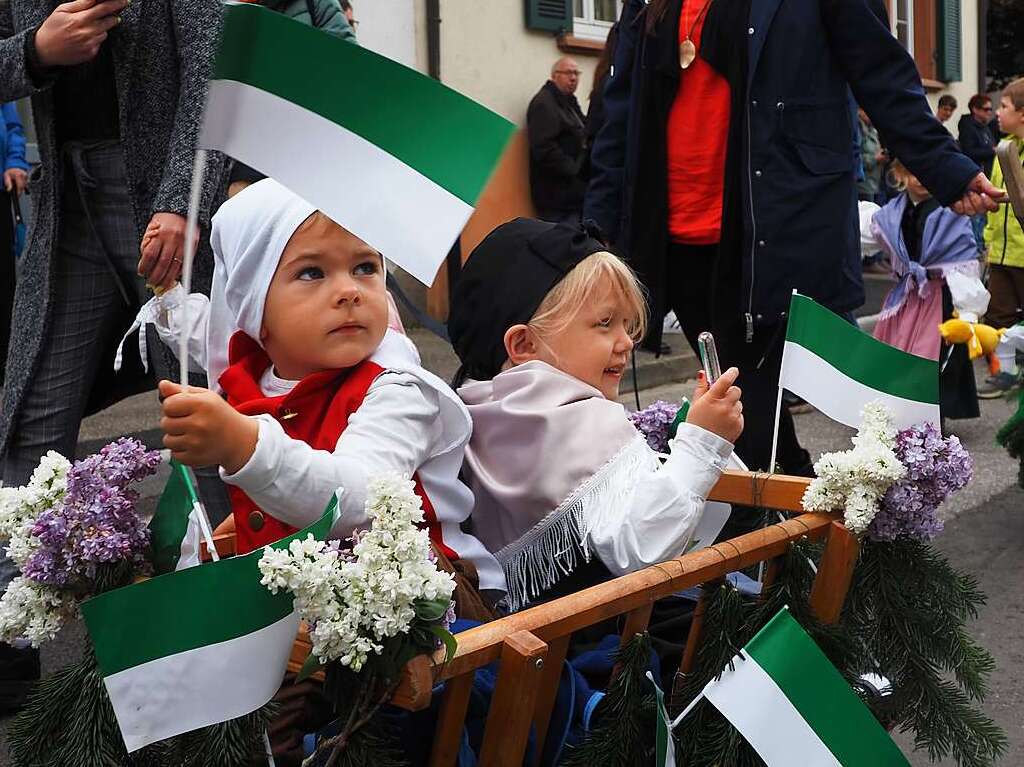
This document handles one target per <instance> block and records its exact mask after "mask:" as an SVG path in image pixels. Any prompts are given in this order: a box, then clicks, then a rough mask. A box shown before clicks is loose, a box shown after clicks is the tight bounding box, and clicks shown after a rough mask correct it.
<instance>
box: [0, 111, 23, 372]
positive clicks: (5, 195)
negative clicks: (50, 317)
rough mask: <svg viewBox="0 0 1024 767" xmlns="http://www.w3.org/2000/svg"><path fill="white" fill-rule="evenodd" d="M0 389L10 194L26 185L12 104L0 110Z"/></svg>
mask: <svg viewBox="0 0 1024 767" xmlns="http://www.w3.org/2000/svg"><path fill="white" fill-rule="evenodd" d="M0 161H2V167H0V174H2V176H3V184H2V185H0V386H3V383H4V369H5V367H6V361H7V342H8V340H9V339H10V335H11V310H12V309H13V308H14V218H13V208H12V207H11V193H12V192H17V193H18V194H21V193H22V192H23V191H25V186H26V185H27V184H28V163H27V162H26V161H25V133H24V131H23V130H22V128H21V118H20V117H18V110H17V109H15V108H14V104H13V103H10V102H8V103H6V104H4V105H3V106H2V107H0Z"/></svg>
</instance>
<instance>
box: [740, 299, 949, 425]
mask: <svg viewBox="0 0 1024 767" xmlns="http://www.w3.org/2000/svg"><path fill="white" fill-rule="evenodd" d="M741 383H742V382H741ZM779 386H781V387H783V388H786V389H789V390H790V391H791V392H793V393H794V394H796V395H798V396H800V397H803V398H804V399H805V400H807V401H808V402H810V403H811V404H812V405H814V406H815V407H816V408H818V410H820V411H821V412H822V413H824V414H825V415H827V416H828V417H829V418H831V419H832V420H834V421H839V422H840V423H844V424H846V425H847V426H852V427H854V428H856V427H857V426H859V425H860V413H861V410H862V409H863V407H864V406H865V405H866V404H868V403H869V402H872V401H874V400H877V401H879V402H881V403H882V404H883V405H885V406H886V407H887V408H888V409H889V410H890V411H891V412H892V415H893V423H894V425H895V426H896V428H897V429H905V428H907V427H909V426H913V425H915V424H920V423H923V422H925V421H927V422H930V423H933V424H935V425H936V426H938V424H939V365H938V363H937V362H936V361H934V360H929V359H925V358H924V357H918V356H916V355H914V354H908V353H907V352H905V351H902V350H900V349H897V348H895V347H893V346H889V345H888V344H885V343H882V342H881V341H879V340H877V339H875V338H872V337H871V336H869V335H868V334H867V333H864V332H863V331H861V330H860V329H859V328H858V327H857V326H856V325H852V324H851V323H849V322H847V321H846V320H844V319H843V318H842V317H839V316H838V315H835V314H833V313H832V312H830V311H829V310H828V309H826V308H824V307H823V306H820V305H819V304H816V303H815V302H814V301H812V300H811V299H810V298H808V297H807V296H801V295H799V294H796V293H794V294H793V299H792V301H791V302H790V305H789V326H788V327H787V328H786V346H785V350H784V351H783V354H782V372H781V374H780V376H779Z"/></svg>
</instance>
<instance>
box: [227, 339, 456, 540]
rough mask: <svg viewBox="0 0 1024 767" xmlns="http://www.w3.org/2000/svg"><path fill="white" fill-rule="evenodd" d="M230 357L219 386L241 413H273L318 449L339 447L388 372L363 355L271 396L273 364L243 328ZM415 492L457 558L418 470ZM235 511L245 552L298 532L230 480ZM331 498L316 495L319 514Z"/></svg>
mask: <svg viewBox="0 0 1024 767" xmlns="http://www.w3.org/2000/svg"><path fill="white" fill-rule="evenodd" d="M228 357H229V360H230V365H229V367H228V368H227V370H225V371H224V373H223V374H221V377H220V381H219V383H220V386H221V388H222V389H223V390H224V394H225V396H226V397H227V400H228V404H230V405H231V406H232V407H234V408H235V410H237V411H238V412H239V413H241V414H242V415H250V416H252V415H263V414H267V415H271V416H273V417H274V419H275V420H276V421H277V422H278V423H280V424H281V427H282V428H283V429H284V431H285V433H286V434H287V435H288V436H289V437H291V438H292V439H298V440H301V441H303V442H305V443H306V444H307V445H309V446H311V447H313V448H314V449H316V450H326V451H327V452H329V453H330V452H334V448H335V447H336V446H337V444H338V439H339V438H340V437H341V434H342V432H344V431H345V427H346V426H348V419H349V417H350V416H351V415H352V414H353V413H354V412H355V411H356V410H358V409H359V406H360V405H362V404H363V399H364V398H365V397H366V392H367V391H368V390H369V388H370V385H371V384H372V383H373V382H374V380H376V378H377V376H379V375H380V374H381V373H383V372H384V368H382V367H381V366H380V365H378V364H377V363H375V362H373V361H371V360H364V361H363V362H361V363H360V364H359V365H357V366H356V367H354V368H349V369H347V370H324V371H321V372H319V373H312V374H310V375H308V376H306V377H305V378H303V379H302V380H301V381H299V383H298V384H296V385H295V388H294V389H292V390H291V391H290V392H288V394H284V395H281V396H277V397H267V396H266V395H264V394H263V390H262V389H261V388H260V379H261V378H262V377H263V374H264V373H265V372H266V370H267V368H268V367H270V359H269V358H268V357H267V353H266V352H265V351H264V350H263V348H262V347H261V346H260V345H259V344H258V343H256V342H255V341H253V340H252V339H251V338H249V336H247V335H245V334H244V333H241V332H238V333H236V334H235V335H234V336H232V338H231V343H230V346H229V352H228ZM413 479H414V480H415V482H416V494H417V495H419V496H420V498H421V499H422V500H423V515H424V517H425V519H426V521H427V527H428V529H429V530H430V538H431V540H432V541H434V542H435V543H436V544H437V545H438V547H439V548H441V550H442V551H444V553H445V554H446V556H448V558H449V559H452V560H454V559H458V556H457V555H456V553H455V552H454V551H452V550H451V549H450V548H448V547H447V546H445V545H444V543H443V541H442V540H441V527H440V525H439V524H438V522H437V515H436V514H435V512H434V507H433V506H432V505H431V503H430V499H429V498H427V494H426V492H425V491H424V490H423V486H422V484H421V483H420V481H419V478H418V477H417V476H416V475H413ZM228 493H229V495H230V497H231V511H232V514H233V515H234V518H235V538H236V548H237V552H238V553H239V554H246V553H248V552H250V551H253V550H254V549H258V548H259V547H261V546H265V545H267V544H268V543H273V542H274V541H278V540H280V539H281V538H284V537H285V536H287V535H291V534H292V533H294V532H296V528H294V527H291V526H290V525H287V524H285V523H284V522H281V521H280V520H278V519H275V518H274V517H272V516H270V515H269V514H267V513H266V512H264V511H262V510H261V509H260V508H259V507H258V506H257V505H256V504H255V503H253V501H252V499H250V498H249V496H247V495H246V494H245V492H243V491H242V489H241V488H238V487H235V486H234V485H228ZM329 501H330V498H323V499H317V500H315V501H313V500H311V503H314V504H316V505H317V508H316V509H315V510H314V511H316V512H317V514H319V513H320V512H322V510H323V509H324V508H326V506H327V503H328V502H329Z"/></svg>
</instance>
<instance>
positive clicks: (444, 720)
mask: <svg viewBox="0 0 1024 767" xmlns="http://www.w3.org/2000/svg"><path fill="white" fill-rule="evenodd" d="M473 679H474V675H473V674H463V675H462V676H457V677H455V678H454V679H449V680H448V681H447V682H446V683H445V688H444V693H443V696H442V698H441V708H440V710H439V711H438V713H437V727H436V728H435V729H434V743H433V747H432V749H431V752H430V767H455V763H456V761H457V760H458V758H459V747H460V746H461V745H462V730H463V727H464V726H465V721H466V709H467V708H468V707H469V694H470V693H471V692H472V691H473Z"/></svg>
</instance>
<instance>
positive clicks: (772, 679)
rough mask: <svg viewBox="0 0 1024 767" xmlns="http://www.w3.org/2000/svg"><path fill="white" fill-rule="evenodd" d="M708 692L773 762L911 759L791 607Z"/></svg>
mask: <svg viewBox="0 0 1024 767" xmlns="http://www.w3.org/2000/svg"><path fill="white" fill-rule="evenodd" d="M701 695H702V696H703V697H705V698H707V700H708V701H709V702H710V703H711V704H712V705H714V706H715V708H717V709H718V710H719V711H721V712H722V715H723V716H725V718H726V719H728V720H729V721H730V722H731V723H732V725H733V726H734V727H735V728H736V729H737V730H739V732H740V734H742V735H743V737H744V738H745V739H746V740H747V742H748V743H749V744H750V745H751V746H752V747H753V749H754V750H755V751H756V752H757V753H758V755H759V756H760V757H761V758H762V759H763V760H764V761H765V763H766V764H767V765H768V767H792V765H797V764H798V765H801V767H863V765H868V764H870V765H871V766H872V767H907V765H909V762H908V761H907V759H906V757H905V756H903V753H902V752H901V751H900V749H899V748H898V747H897V746H896V744H895V743H894V742H893V740H892V738H890V737H889V733H887V732H886V731H885V730H884V729H883V728H882V726H881V725H880V724H879V723H878V720H877V719H875V717H874V715H872V713H871V712H870V711H869V710H868V708H867V706H865V705H864V703H863V702H862V701H861V700H860V698H858V697H857V694H856V693H855V692H854V691H853V690H852V689H851V688H850V686H849V685H848V684H847V683H846V680H844V679H843V677H842V675H841V674H840V673H839V672H838V671H837V670H836V668H835V666H833V665H832V664H831V663H830V662H829V660H828V658H826V657H825V654H824V653H823V652H822V651H821V650H820V649H819V648H818V646H817V645H816V644H815V643H814V640H812V639H811V638H810V637H809V636H808V635H807V633H806V632H805V631H804V630H803V628H801V627H800V624H799V623H797V622H796V621H795V620H794V619H793V616H792V615H790V613H789V610H787V609H783V610H780V611H779V612H778V613H777V614H776V615H775V617H774V618H772V619H771V620H770V621H769V622H768V623H767V625H765V627H764V628H763V629H761V630H760V631H759V632H758V633H757V635H756V636H755V637H754V638H753V639H751V640H750V642H748V643H747V644H746V646H745V647H744V648H743V650H742V651H741V652H740V653H739V655H737V656H736V657H734V658H733V659H732V661H731V662H730V664H729V666H727V667H726V668H725V670H724V671H723V672H722V675H721V677H719V678H718V679H717V680H712V681H711V682H709V683H708V685H707V686H706V687H705V688H704V690H703V692H702V693H701ZM691 706H692V704H691ZM687 711H689V709H687ZM683 713H684V714H685V713H687V712H683ZM678 721H679V720H678V719H677V720H676V723H678Z"/></svg>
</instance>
